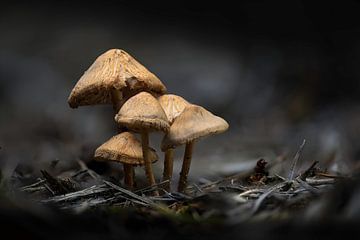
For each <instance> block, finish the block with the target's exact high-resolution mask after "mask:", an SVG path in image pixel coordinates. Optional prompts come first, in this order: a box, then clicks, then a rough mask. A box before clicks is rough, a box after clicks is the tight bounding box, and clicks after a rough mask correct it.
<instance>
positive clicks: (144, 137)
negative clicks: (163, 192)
mask: <svg viewBox="0 0 360 240" xmlns="http://www.w3.org/2000/svg"><path fill="white" fill-rule="evenodd" d="M141 143H142V151H143V158H144V162H145V173H146V177H147V179H148V181H149V184H150V186H152V185H155V184H156V182H155V177H154V173H153V170H152V162H151V159H150V155H149V133H148V132H147V131H146V130H144V131H142V132H141ZM154 195H155V196H159V192H158V191H154Z"/></svg>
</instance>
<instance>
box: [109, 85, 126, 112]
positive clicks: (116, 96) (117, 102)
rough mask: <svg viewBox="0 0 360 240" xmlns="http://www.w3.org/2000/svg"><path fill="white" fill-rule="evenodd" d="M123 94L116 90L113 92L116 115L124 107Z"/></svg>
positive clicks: (112, 98)
mask: <svg viewBox="0 0 360 240" xmlns="http://www.w3.org/2000/svg"><path fill="white" fill-rule="evenodd" d="M122 99H123V96H122V93H121V92H120V91H118V90H116V89H112V90H111V102H112V104H113V109H114V112H115V114H116V113H118V112H119V110H120V108H121V105H122Z"/></svg>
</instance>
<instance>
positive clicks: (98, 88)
mask: <svg viewBox="0 0 360 240" xmlns="http://www.w3.org/2000/svg"><path fill="white" fill-rule="evenodd" d="M140 91H148V92H151V93H153V94H155V95H162V94H164V93H165V92H166V87H165V86H164V84H163V83H162V82H161V81H160V80H159V78H157V77H156V76H155V75H154V74H153V73H151V72H150V71H149V70H147V69H146V68H145V67H144V66H143V65H141V64H140V63H139V62H138V61H136V60H135V59H134V58H133V57H132V56H130V55H129V54H128V53H127V52H125V51H124V50H120V49H110V50H108V51H107V52H105V53H103V54H102V55H100V56H99V57H98V58H97V59H96V60H95V62H94V63H93V64H92V65H91V66H90V68H89V69H88V70H87V71H86V72H85V73H84V75H83V76H82V77H81V78H80V80H79V81H78V82H77V83H76V85H75V87H74V88H73V90H72V91H71V93H70V96H69V98H68V103H69V105H70V107H72V108H77V107H79V106H85V105H96V104H112V105H113V108H114V110H115V112H118V110H119V109H120V107H121V105H122V104H123V103H124V102H125V101H126V99H127V98H129V97H131V96H133V95H135V94H136V93H138V92H140Z"/></svg>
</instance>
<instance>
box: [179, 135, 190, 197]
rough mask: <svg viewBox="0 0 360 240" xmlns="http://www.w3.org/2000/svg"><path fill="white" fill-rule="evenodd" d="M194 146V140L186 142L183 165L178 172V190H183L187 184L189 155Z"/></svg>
mask: <svg viewBox="0 0 360 240" xmlns="http://www.w3.org/2000/svg"><path fill="white" fill-rule="evenodd" d="M193 147H194V141H192V142H189V143H187V144H186V147H185V153H184V160H183V165H182V168H181V172H180V179H179V185H178V192H184V190H185V188H186V185H187V177H188V174H189V171H190V164H191V157H192V152H193Z"/></svg>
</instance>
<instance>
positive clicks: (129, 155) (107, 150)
mask: <svg viewBox="0 0 360 240" xmlns="http://www.w3.org/2000/svg"><path fill="white" fill-rule="evenodd" d="M149 149H150V160H151V162H156V160H157V159H158V156H157V154H156V152H155V150H154V149H151V148H149ZM94 158H95V159H96V160H99V161H115V162H121V163H126V164H132V165H143V164H144V159H143V152H142V147H141V143H140V141H138V140H137V139H136V137H135V136H134V135H133V134H131V133H129V132H123V133H120V134H118V135H116V136H113V137H112V138H110V139H109V140H108V141H106V142H105V143H104V144H102V145H101V146H100V147H98V148H97V149H96V151H95V156H94Z"/></svg>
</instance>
